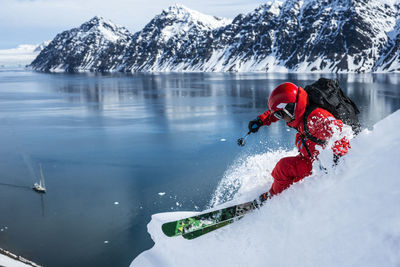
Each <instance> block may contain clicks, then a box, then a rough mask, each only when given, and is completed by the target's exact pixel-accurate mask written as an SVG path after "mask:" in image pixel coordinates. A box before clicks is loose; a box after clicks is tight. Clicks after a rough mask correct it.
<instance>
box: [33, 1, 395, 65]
mask: <svg viewBox="0 0 400 267" xmlns="http://www.w3.org/2000/svg"><path fill="white" fill-rule="evenodd" d="M399 18H400V6H399V4H398V3H396V2H394V1H392V2H390V1H378V0H370V1H368V0H359V1H352V0H322V1H316V0H307V1H302V0H288V1H286V2H283V1H278V0H276V1H273V2H267V3H265V4H263V5H261V6H259V7H258V8H257V9H255V10H253V11H252V12H249V13H248V14H239V15H238V16H236V17H235V18H234V19H233V20H228V19H223V18H218V17H215V16H209V15H204V14H202V13H200V12H197V11H194V10H191V9H189V8H186V7H184V6H182V5H174V6H171V7H169V8H168V9H164V10H163V11H162V12H161V13H160V14H159V15H157V16H155V17H154V18H153V19H152V20H151V21H150V22H149V23H148V24H147V25H146V26H145V27H144V28H143V29H142V30H141V31H139V32H136V33H134V34H130V33H129V31H128V30H127V29H125V28H123V27H117V26H114V24H113V23H112V22H110V21H106V20H105V19H103V18H101V19H99V17H95V18H93V19H92V20H90V21H89V22H91V23H89V22H86V23H84V24H82V25H81V26H80V27H79V28H74V29H72V30H70V31H65V32H63V33H61V36H60V34H59V35H57V36H56V38H55V39H54V40H53V41H52V42H51V43H50V44H49V46H48V47H46V48H45V49H44V50H43V51H42V52H41V53H40V54H39V55H38V57H37V58H36V59H35V60H34V61H33V62H32V64H31V65H30V66H31V67H32V68H33V69H34V70H39V71H67V72H75V71H93V72H113V71H120V72H137V71H145V72H151V71H207V72H214V71H234V72H242V71H259V72H351V73H360V72H361V73H362V72H400V58H399V51H400V23H399ZM96 19H97V20H96ZM94 22H96V23H97V24H101V25H108V27H105V26H103V27H98V31H97V34H96V31H92V32H91V34H90V31H91V29H92V28H93V27H94V26H93V24H95V23H94ZM86 24H88V25H91V26H92V27H88V25H86ZM102 28H107V29H108V30H109V31H108V32H104V31H103V32H101V31H100V30H99V29H102ZM110 29H112V30H110ZM77 31H78V32H79V31H80V35H90V36H92V37H91V38H87V39H85V40H83V41H82V40H80V42H78V41H79V39H78V40H77V38H74V36H75V35H79V34H78V32H77ZM101 35H103V36H101ZM93 36H94V37H93ZM110 36H114V38H113V40H111V39H112V38H111V39H110ZM60 37H63V38H60ZM66 43H67V44H66ZM52 44H53V45H52ZM60 50H61V51H60ZM77 51H79V53H78V52H77ZM60 52H62V53H60ZM88 59H90V60H88Z"/></svg>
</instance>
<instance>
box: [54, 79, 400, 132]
mask: <svg viewBox="0 0 400 267" xmlns="http://www.w3.org/2000/svg"><path fill="white" fill-rule="evenodd" d="M320 77H327V78H332V79H338V80H339V83H340V84H341V86H342V87H343V89H344V90H345V91H346V92H347V94H348V95H349V96H350V97H351V98H352V99H353V100H354V101H355V102H356V103H357V104H358V105H359V106H360V109H361V111H362V114H361V120H362V121H363V122H364V123H366V124H367V126H371V124H372V123H374V122H376V121H377V120H379V119H380V118H382V117H384V116H386V115H388V114H390V113H391V112H393V111H394V110H396V109H398V108H399V98H400V90H399V89H398V88H399V83H400V75H398V74H294V73H288V74H273V73H216V74H214V73H170V74H162V73H161V74H152V73H140V74H107V75H104V74H103V75H101V74H79V75H70V74H68V75H65V74H60V75H56V76H51V79H52V80H53V85H52V88H53V90H59V91H60V92H61V93H62V94H63V96H64V97H65V99H66V100H67V101H68V102H71V103H77V104H83V105H85V108H86V109H88V110H93V111H102V112H103V114H104V115H105V116H121V117H126V118H128V117H130V116H129V115H128V113H136V116H134V117H137V116H138V113H141V114H143V113H147V112H149V113H151V114H153V116H157V117H159V118H160V119H165V120H167V121H174V120H182V119H185V118H190V117H193V118H196V117H199V116H200V117H201V116H216V115H218V113H221V112H225V113H237V112H240V109H253V110H257V111H260V110H263V109H265V108H266V98H267V96H268V95H269V94H270V92H271V90H272V89H273V88H274V87H275V86H276V85H278V84H280V83H282V82H285V81H291V82H294V83H296V84H298V85H299V86H302V87H305V86H306V85H307V84H311V83H312V82H314V81H316V80H317V79H318V78H320ZM188 98H189V99H190V100H188ZM194 99H195V100H194ZM138 106H141V107H144V109H138V108H137V107H138ZM117 109H118V110H119V111H118V112H116V110H117ZM139 117H140V116H139ZM142 117H143V116H142Z"/></svg>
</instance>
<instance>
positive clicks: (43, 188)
mask: <svg viewBox="0 0 400 267" xmlns="http://www.w3.org/2000/svg"><path fill="white" fill-rule="evenodd" d="M33 190H35V191H36V192H38V193H46V186H45V184H44V176H43V170H42V164H40V181H39V183H35V184H34V185H33Z"/></svg>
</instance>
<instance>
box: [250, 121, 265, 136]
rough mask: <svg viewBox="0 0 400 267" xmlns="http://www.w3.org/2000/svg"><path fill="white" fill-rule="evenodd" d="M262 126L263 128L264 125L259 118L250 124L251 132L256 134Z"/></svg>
mask: <svg viewBox="0 0 400 267" xmlns="http://www.w3.org/2000/svg"><path fill="white" fill-rule="evenodd" d="M261 126H263V123H262V121H261V120H260V118H258V117H257V119H255V120H252V121H250V122H249V132H251V133H256V132H258V129H260V127H261Z"/></svg>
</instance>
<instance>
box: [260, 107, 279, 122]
mask: <svg viewBox="0 0 400 267" xmlns="http://www.w3.org/2000/svg"><path fill="white" fill-rule="evenodd" d="M258 118H260V120H261V121H262V124H263V125H267V126H270V125H271V123H273V122H277V121H279V119H278V118H277V117H275V116H274V115H273V114H272V112H271V111H270V110H267V111H265V112H264V113H263V114H261V115H260V116H258Z"/></svg>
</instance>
